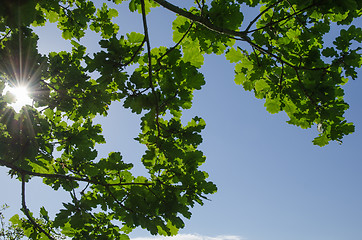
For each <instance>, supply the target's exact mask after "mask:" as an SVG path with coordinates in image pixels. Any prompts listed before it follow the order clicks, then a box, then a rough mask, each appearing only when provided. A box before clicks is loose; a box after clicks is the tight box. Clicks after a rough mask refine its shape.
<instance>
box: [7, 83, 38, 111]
mask: <svg viewBox="0 0 362 240" xmlns="http://www.w3.org/2000/svg"><path fill="white" fill-rule="evenodd" d="M6 92H10V93H11V94H13V95H14V97H15V102H14V103H12V104H10V106H11V107H12V108H13V109H14V110H15V112H20V109H21V108H22V107H23V106H25V105H32V102H33V100H32V99H31V98H30V97H29V89H28V88H27V86H22V85H19V86H14V87H10V86H6V87H5V89H4V93H5V94H6Z"/></svg>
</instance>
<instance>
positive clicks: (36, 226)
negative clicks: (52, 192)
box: [21, 172, 54, 240]
mask: <svg viewBox="0 0 362 240" xmlns="http://www.w3.org/2000/svg"><path fill="white" fill-rule="evenodd" d="M25 176H26V175H25V173H23V172H22V173H21V205H22V207H23V211H24V214H25V216H26V217H27V218H28V219H29V221H30V222H31V224H33V226H34V227H35V228H37V229H38V230H39V231H40V232H42V233H44V234H45V236H47V237H48V238H49V239H52V240H54V238H53V237H52V236H51V235H50V234H49V233H47V232H46V231H45V230H44V229H43V228H42V227H41V226H40V225H39V224H38V223H37V222H35V220H34V219H33V218H32V217H31V216H30V213H29V210H28V208H27V206H26V202H25Z"/></svg>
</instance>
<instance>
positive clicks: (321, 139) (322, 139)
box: [313, 134, 330, 147]
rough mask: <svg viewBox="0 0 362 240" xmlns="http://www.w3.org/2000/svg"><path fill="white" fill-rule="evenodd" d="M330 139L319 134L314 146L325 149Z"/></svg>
mask: <svg viewBox="0 0 362 240" xmlns="http://www.w3.org/2000/svg"><path fill="white" fill-rule="evenodd" d="M329 141H330V139H329V138H328V137H327V135H326V134H319V136H318V137H316V138H314V140H313V144H314V145H318V146H320V147H323V146H325V145H327V144H328V143H329Z"/></svg>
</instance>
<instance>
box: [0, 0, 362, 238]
mask: <svg viewBox="0 0 362 240" xmlns="http://www.w3.org/2000/svg"><path fill="white" fill-rule="evenodd" d="M111 2H113V3H112V6H115V7H109V6H110V3H111ZM125 4H128V8H129V11H131V12H138V13H139V18H140V21H142V23H143V31H142V32H140V33H139V32H129V33H127V34H125V35H122V34H120V33H119V32H118V30H119V28H120V25H121V24H125V23H122V22H120V23H119V22H117V19H116V17H117V15H118V14H121V13H119V12H118V11H119V10H120V8H119V6H120V5H125ZM153 8H164V9H165V11H170V12H172V13H174V14H175V20H174V21H173V22H172V23H171V22H170V27H171V26H172V29H173V40H174V45H172V46H161V47H157V48H151V44H150V35H149V28H148V20H147V17H148V14H149V13H150V12H152V10H153ZM251 8H253V9H254V8H255V9H258V13H257V14H255V16H254V17H252V18H251V20H250V21H246V22H244V21H243V20H244V15H245V11H247V10H248V9H251ZM361 15H362V2H361V1H358V0H269V1H267V0H212V1H205V0H195V1H185V2H183V3H182V6H177V5H175V4H173V3H172V2H171V1H166V0H128V1H127V0H113V1H105V0H104V1H91V0H18V1H11V0H4V1H2V6H1V8H0V35H1V38H0V74H1V75H0V93H1V92H3V90H4V88H5V87H7V86H12V87H16V86H19V85H26V86H27V87H28V89H29V92H30V95H31V98H32V99H33V104H32V105H31V106H30V105H26V106H24V107H23V108H22V109H21V111H20V112H16V111H15V110H14V109H13V108H12V106H11V102H12V101H13V97H12V96H11V94H6V93H5V91H4V93H3V94H1V95H0V120H1V122H0V131H1V135H0V165H1V166H3V167H6V168H8V169H9V174H10V175H11V176H13V177H16V178H18V179H19V181H21V185H22V194H21V202H22V209H21V210H22V211H23V213H24V214H25V216H26V218H19V216H18V215H15V216H14V217H13V218H11V221H12V222H13V224H14V226H18V227H20V228H21V229H23V234H25V235H26V236H27V237H28V238H30V239H47V238H49V239H57V238H60V237H63V236H67V237H71V238H74V239H129V237H128V234H129V233H130V232H131V231H132V230H133V229H134V228H136V227H138V226H140V227H142V228H145V229H147V230H148V231H149V232H150V233H151V234H162V235H174V234H176V233H177V231H178V229H180V228H182V227H184V222H183V219H184V218H190V217H191V211H190V209H191V208H192V207H193V206H194V205H195V204H203V201H204V200H205V199H207V195H208V194H212V193H214V192H215V191H216V186H215V185H214V184H213V183H212V182H210V181H208V180H207V178H208V174H207V173H206V172H203V171H201V170H200V169H199V166H200V165H201V164H202V163H203V162H204V161H205V156H204V155H203V153H202V152H201V151H200V150H199V148H198V146H199V144H200V143H201V142H202V137H201V131H202V129H203V128H204V127H205V122H204V120H203V119H202V118H200V117H197V116H196V117H194V118H192V119H189V121H188V123H187V124H183V122H182V121H181V120H182V112H183V110H184V109H189V108H191V106H192V99H193V93H194V91H195V90H200V89H201V87H202V86H203V85H204V84H205V79H204V77H203V74H201V73H200V72H199V69H200V67H201V66H202V65H203V60H204V57H203V56H204V55H205V54H218V55H224V56H225V57H226V59H227V60H228V61H230V63H231V64H234V65H235V83H236V84H238V85H242V87H243V88H244V89H245V90H247V91H253V92H254V93H255V97H257V98H260V99H265V107H266V110H267V111H269V112H270V113H278V112H280V111H284V112H285V113H286V114H287V115H288V116H289V121H288V123H289V124H293V125H296V126H299V127H301V128H310V127H312V126H318V130H319V135H318V136H316V138H315V139H314V140H313V143H314V144H316V145H319V146H324V145H326V144H328V142H329V141H342V138H343V137H344V136H345V135H347V134H350V133H352V132H353V131H354V126H353V124H352V123H350V122H348V121H347V120H346V119H345V118H344V113H345V111H346V110H347V109H348V104H347V103H346V102H345V101H344V100H343V96H344V91H343V88H342V85H344V84H345V83H347V81H348V79H351V78H352V79H355V78H357V73H356V68H359V67H361V64H362V58H361V47H359V46H358V44H356V43H361V42H362V29H361V28H360V27H356V26H355V25H353V21H354V20H355V19H357V18H359V17H360V16H361ZM47 22H50V23H56V24H57V26H58V28H59V29H60V30H61V32H62V35H61V36H60V37H62V38H64V39H66V40H68V41H69V42H70V43H71V44H72V46H73V48H72V50H71V51H69V52H66V51H61V52H50V53H48V54H41V53H39V52H38V46H37V41H38V38H39V37H38V36H37V35H36V33H35V32H34V29H35V28H36V27H38V26H43V25H45V24H46V23H47ZM336 27H341V30H340V34H339V35H338V36H335V37H334V36H333V37H334V41H333V43H331V44H326V43H325V42H324V41H325V36H326V35H327V34H328V33H329V32H330V31H331V29H333V28H336ZM88 31H93V32H96V33H98V34H99V35H100V37H101V40H100V41H99V46H100V48H101V49H102V50H100V51H99V52H95V53H94V54H93V55H88V54H86V47H87V46H85V45H82V44H81V43H80V40H81V39H82V38H83V37H84V36H85V34H86V33H87V32H88ZM241 43H247V44H248V45H249V48H247V49H245V48H242V47H241ZM114 101H121V102H122V103H123V106H124V107H125V108H128V109H130V110H131V111H132V112H133V113H135V114H138V115H139V116H140V119H141V129H140V133H139V135H138V136H137V137H136V138H135V139H136V141H138V142H139V143H141V144H144V145H145V146H146V148H147V150H146V151H145V153H144V155H143V156H142V158H141V161H142V163H143V165H144V167H145V168H146V169H147V171H148V175H147V176H134V175H133V174H132V170H131V169H132V164H130V163H127V160H123V159H122V155H121V154H120V152H111V153H109V156H108V157H107V158H98V157H97V149H96V148H95V145H96V144H104V143H105V138H104V137H103V136H102V126H101V125H99V124H95V123H94V122H93V119H94V117H95V116H97V115H101V116H107V113H108V110H109V106H110V105H111V104H112V102H114ZM31 178H42V179H43V183H44V184H46V185H49V186H51V187H52V188H53V189H54V191H57V190H58V189H60V188H62V189H64V190H65V191H67V192H69V194H70V196H71V199H72V200H71V201H70V202H68V203H64V204H63V206H64V207H63V209H60V210H59V212H58V213H57V214H56V216H55V218H54V219H52V218H51V217H50V216H49V214H48V212H47V210H46V209H45V208H41V209H40V218H35V217H34V216H33V213H32V212H31V211H30V209H29V208H28V207H27V204H26V196H25V188H26V186H27V183H28V182H29V181H30V179H31Z"/></svg>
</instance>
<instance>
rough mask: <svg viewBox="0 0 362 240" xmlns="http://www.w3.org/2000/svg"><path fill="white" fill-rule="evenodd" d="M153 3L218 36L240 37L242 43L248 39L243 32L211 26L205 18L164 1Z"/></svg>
mask: <svg viewBox="0 0 362 240" xmlns="http://www.w3.org/2000/svg"><path fill="white" fill-rule="evenodd" d="M153 1H155V2H157V3H158V4H160V5H161V6H162V7H164V8H166V9H168V10H170V11H172V12H174V13H177V14H179V15H181V16H183V17H185V18H188V19H190V20H191V21H194V22H196V23H198V24H200V25H202V26H204V27H206V28H207V29H209V30H211V31H213V32H217V33H219V34H222V35H228V36H232V37H235V36H236V37H240V38H241V40H244V41H247V40H248V39H249V38H248V37H247V36H246V34H247V33H246V32H245V31H242V32H240V31H233V30H230V29H227V28H222V27H218V26H215V25H214V24H212V23H211V22H210V21H209V20H207V19H206V18H204V17H201V16H197V15H194V14H192V13H190V12H188V11H185V10H183V9H181V8H179V7H177V6H175V5H173V4H171V3H169V2H167V1H165V0H153Z"/></svg>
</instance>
